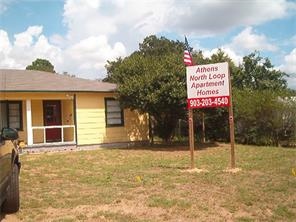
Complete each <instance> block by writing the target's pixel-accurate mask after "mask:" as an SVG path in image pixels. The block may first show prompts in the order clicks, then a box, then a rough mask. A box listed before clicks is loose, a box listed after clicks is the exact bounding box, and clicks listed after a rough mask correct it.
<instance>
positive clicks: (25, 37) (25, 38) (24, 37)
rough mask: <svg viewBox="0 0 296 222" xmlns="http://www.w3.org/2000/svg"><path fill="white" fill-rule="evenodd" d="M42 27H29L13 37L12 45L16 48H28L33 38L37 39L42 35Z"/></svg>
mask: <svg viewBox="0 0 296 222" xmlns="http://www.w3.org/2000/svg"><path fill="white" fill-rule="evenodd" d="M42 29H43V27H42V26H30V27H29V28H28V29H27V30H26V31H25V32H22V33H19V34H16V35H14V38H15V41H14V45H15V46H18V47H30V46H31V45H32V43H33V37H36V38H38V36H39V35H40V34H41V33H42Z"/></svg>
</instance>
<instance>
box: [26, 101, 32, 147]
mask: <svg viewBox="0 0 296 222" xmlns="http://www.w3.org/2000/svg"><path fill="white" fill-rule="evenodd" d="M26 116H27V140H28V141H27V143H28V145H29V146H31V145H33V129H32V108H31V100H30V99H27V100H26Z"/></svg>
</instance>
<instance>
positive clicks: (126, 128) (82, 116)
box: [0, 69, 149, 147]
mask: <svg viewBox="0 0 296 222" xmlns="http://www.w3.org/2000/svg"><path fill="white" fill-rule="evenodd" d="M3 127H12V128H16V129H17V130H18V131H19V135H20V140H23V141H24V142H25V144H26V145H27V146H28V147H35V146H48V145H49V146H55V145H76V146H82V145H97V144H110V143H111V144H113V143H122V142H124V143H125V142H127V143H128V142H144V141H148V137H149V132H148V131H149V129H148V128H149V127H148V118H147V115H141V114H139V113H138V112H136V111H130V110H127V109H125V110H122V109H121V108H120V106H119V102H118V100H116V85H115V84H111V83H105V82H99V81H94V80H86V79H80V78H76V77H70V76H68V75H61V74H55V73H47V72H41V71H34V70H8V69H0V129H2V128H3Z"/></svg>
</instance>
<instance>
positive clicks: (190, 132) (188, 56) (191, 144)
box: [184, 36, 195, 169]
mask: <svg viewBox="0 0 296 222" xmlns="http://www.w3.org/2000/svg"><path fill="white" fill-rule="evenodd" d="M185 46H186V50H187V51H188V52H186V53H185V52H184V62H185V59H186V62H185V64H186V65H189V66H193V65H194V64H193V60H192V56H191V53H190V47H189V44H188V41H187V38H186V36H185ZM185 56H186V58H185ZM188 59H189V61H190V62H189V63H188ZM188 128H189V129H188V137H189V149H190V163H191V164H190V168H191V169H194V168H195V165H194V121H193V109H192V108H190V107H188Z"/></svg>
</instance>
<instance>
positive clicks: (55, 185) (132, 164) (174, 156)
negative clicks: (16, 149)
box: [16, 145, 296, 221]
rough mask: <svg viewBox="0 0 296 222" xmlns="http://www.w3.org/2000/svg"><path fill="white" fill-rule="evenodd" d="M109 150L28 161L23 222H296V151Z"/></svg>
mask: <svg viewBox="0 0 296 222" xmlns="http://www.w3.org/2000/svg"><path fill="white" fill-rule="evenodd" d="M195 154H196V159H195V160H196V166H197V167H198V168H201V169H205V170H207V172H201V173H189V172H186V169H188V167H189V166H190V156H189V151H188V150H187V148H186V147H164V148H153V149H150V148H147V149H144V148H143V149H102V150H94V151H78V152H66V153H47V154H46V153H43V154H26V155H23V156H22V157H21V160H22V171H21V180H20V182H21V209H20V211H19V212H18V213H17V214H16V217H17V218H18V219H20V220H23V221H296V176H294V175H293V173H292V171H293V170H292V169H294V168H295V169H296V149H286V148H273V147H252V146H240V145H237V146H236V154H237V166H238V167H239V168H241V169H242V171H240V172H238V173H236V174H233V173H228V172H225V171H224V170H225V169H226V168H227V167H228V165H229V158H230V156H229V146H228V145H220V146H217V147H211V148H205V149H203V150H199V151H197V152H196V153H195Z"/></svg>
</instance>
